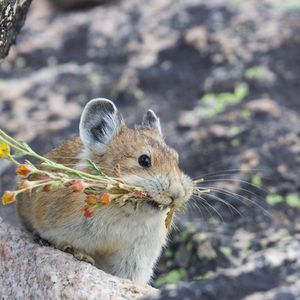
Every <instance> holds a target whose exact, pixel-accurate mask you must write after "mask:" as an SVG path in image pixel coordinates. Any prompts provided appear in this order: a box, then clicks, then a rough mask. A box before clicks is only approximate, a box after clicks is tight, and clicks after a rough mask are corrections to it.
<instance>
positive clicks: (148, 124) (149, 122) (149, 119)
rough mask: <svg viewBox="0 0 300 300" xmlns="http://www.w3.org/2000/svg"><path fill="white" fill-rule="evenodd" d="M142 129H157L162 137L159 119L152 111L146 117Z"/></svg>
mask: <svg viewBox="0 0 300 300" xmlns="http://www.w3.org/2000/svg"><path fill="white" fill-rule="evenodd" d="M142 127H144V128H152V129H156V130H157V131H158V132H159V134H160V135H162V131H161V126H160V120H159V117H158V116H157V115H156V114H155V113H154V111H153V110H151V109H149V110H148V111H147V113H146V114H145V115H144V117H143V123H142Z"/></svg>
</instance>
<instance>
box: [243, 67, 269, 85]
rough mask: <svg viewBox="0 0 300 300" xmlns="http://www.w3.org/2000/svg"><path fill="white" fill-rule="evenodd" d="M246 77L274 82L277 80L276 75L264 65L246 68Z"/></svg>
mask: <svg viewBox="0 0 300 300" xmlns="http://www.w3.org/2000/svg"><path fill="white" fill-rule="evenodd" d="M245 78H247V79H249V80H257V81H259V80H262V81H269V82H273V81H274V80H275V75H274V74H273V73H272V72H271V71H270V70H269V69H267V68H266V67H264V66H253V67H251V68H249V69H247V70H246V72H245Z"/></svg>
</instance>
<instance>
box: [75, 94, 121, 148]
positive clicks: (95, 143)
mask: <svg viewBox="0 0 300 300" xmlns="http://www.w3.org/2000/svg"><path fill="white" fill-rule="evenodd" d="M123 124H124V121H123V118H122V116H121V114H120V113H119V112H118V110H117V108H116V106H115V105H114V103H113V102H112V101H110V100H108V99H104V98H97V99H93V100H91V101H89V102H88V103H87V105H86V106H85V108H84V110H83V112H82V114H81V118H80V124H79V133H80V138H81V140H82V141H83V143H84V144H85V146H87V147H88V148H89V149H91V148H96V149H97V150H98V151H101V152H104V151H105V145H106V144H107V143H108V142H109V141H110V140H111V139H112V138H113V137H114V136H115V135H117V134H118V132H119V130H120V127H121V126H122V125H123Z"/></svg>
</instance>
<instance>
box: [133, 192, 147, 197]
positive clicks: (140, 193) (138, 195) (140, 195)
mask: <svg viewBox="0 0 300 300" xmlns="http://www.w3.org/2000/svg"><path fill="white" fill-rule="evenodd" d="M134 195H135V197H136V198H143V197H145V196H146V193H145V192H142V191H136V192H135V193H134Z"/></svg>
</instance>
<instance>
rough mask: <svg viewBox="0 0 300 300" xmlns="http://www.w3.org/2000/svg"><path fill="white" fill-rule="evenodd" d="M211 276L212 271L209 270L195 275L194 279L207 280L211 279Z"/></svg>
mask: <svg viewBox="0 0 300 300" xmlns="http://www.w3.org/2000/svg"><path fill="white" fill-rule="evenodd" d="M212 277H213V272H211V271H209V272H207V273H205V274H203V275H199V276H197V277H195V278H194V281H198V280H199V281H201V280H209V279H212Z"/></svg>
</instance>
